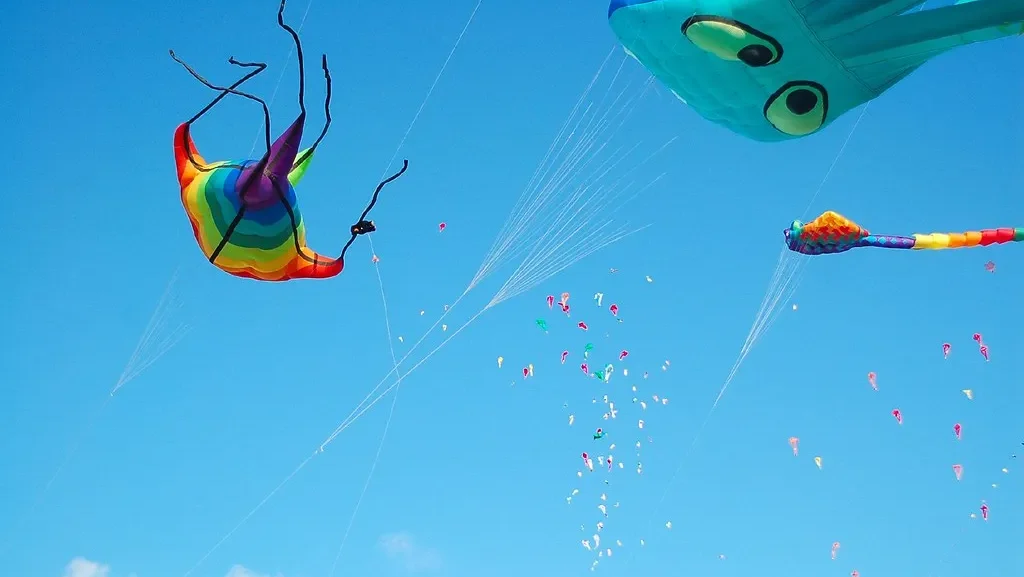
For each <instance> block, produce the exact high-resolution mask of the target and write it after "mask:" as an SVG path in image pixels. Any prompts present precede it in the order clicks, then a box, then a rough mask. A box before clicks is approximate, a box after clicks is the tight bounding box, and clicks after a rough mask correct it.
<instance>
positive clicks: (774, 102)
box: [764, 81, 828, 136]
mask: <svg viewBox="0 0 1024 577" xmlns="http://www.w3.org/2000/svg"><path fill="white" fill-rule="evenodd" d="M827 116H828V91H827V90H825V87H824V86H822V85H820V84H818V83H817V82H810V81H797V82H787V83H786V84H784V85H783V86H782V88H780V89H778V90H777V91H775V94H772V95H771V97H770V98H768V102H766V103H765V105H764V117H765V118H766V119H767V120H768V122H770V123H771V124H772V126H774V127H775V128H776V129H777V130H778V131H779V132H782V133H784V134H788V135H790V136H805V135H807V134H810V133H812V132H814V131H816V130H818V129H819V128H821V127H822V126H823V125H824V124H825V118H826V117H827Z"/></svg>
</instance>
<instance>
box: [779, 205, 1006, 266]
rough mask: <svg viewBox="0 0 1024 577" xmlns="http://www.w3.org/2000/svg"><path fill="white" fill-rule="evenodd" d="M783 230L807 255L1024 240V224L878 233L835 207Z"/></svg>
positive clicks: (795, 248)
mask: <svg viewBox="0 0 1024 577" xmlns="http://www.w3.org/2000/svg"><path fill="white" fill-rule="evenodd" d="M783 234H784V235H785V236H786V245H787V246H788V247H789V250H791V251H794V252H799V253H802V254H808V255H819V254H835V253H840V252H846V251H848V250H850V249H853V248H860V247H866V246H873V247H877V248H894V249H913V250H925V249H930V250H941V249H947V248H966V247H974V246H988V245H990V244H1003V243H1007V242H1020V241H1024V228H990V229H984V230H980V231H967V232H950V233H939V232H933V233H930V234H919V233H915V234H914V235H913V236H891V235H877V234H871V233H870V232H868V230H867V229H864V228H861V227H860V225H858V224H857V223H855V222H853V221H852V220H850V219H848V218H846V217H845V216H843V215H841V214H839V213H836V212H832V211H827V212H825V213H824V214H822V215H821V216H819V217H818V218H816V219H814V220H812V221H811V222H808V223H804V222H800V221H799V220H794V221H793V224H791V225H790V226H789V228H788V229H786V230H784V231H783Z"/></svg>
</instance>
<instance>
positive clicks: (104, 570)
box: [64, 557, 110, 577]
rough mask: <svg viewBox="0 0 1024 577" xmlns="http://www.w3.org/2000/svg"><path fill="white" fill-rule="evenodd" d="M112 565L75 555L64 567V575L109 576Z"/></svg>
mask: <svg viewBox="0 0 1024 577" xmlns="http://www.w3.org/2000/svg"><path fill="white" fill-rule="evenodd" d="M109 575H110V565H104V564H103V563H97V562H96V561H90V560H88V559H86V558H85V557H75V558H74V559H72V560H71V562H70V563H68V564H67V566H66V567H64V577H109Z"/></svg>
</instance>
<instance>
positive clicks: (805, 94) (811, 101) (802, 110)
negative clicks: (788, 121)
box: [786, 88, 818, 116]
mask: <svg viewBox="0 0 1024 577" xmlns="http://www.w3.org/2000/svg"><path fill="white" fill-rule="evenodd" d="M817 105H818V95H817V94H815V93H813V92H811V91H810V90H807V89H806V88H800V89H799V90H794V91H793V92H790V93H789V96H786V108H788V109H789V111H790V112H792V113H793V114H796V115H798V116H803V115H804V114H807V113H808V112H810V111H812V110H814V107H815V106H817Z"/></svg>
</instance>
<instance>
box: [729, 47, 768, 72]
mask: <svg viewBox="0 0 1024 577" xmlns="http://www.w3.org/2000/svg"><path fill="white" fill-rule="evenodd" d="M736 57H737V58H739V59H740V61H741V62H743V63H744V64H746V65H747V66H753V67H758V66H766V65H768V63H769V62H771V61H772V57H773V55H772V51H771V50H769V49H768V48H767V47H766V46H762V45H761V44H751V45H749V46H744V47H743V48H742V49H741V50H740V51H739V52H738V53H736Z"/></svg>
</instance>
